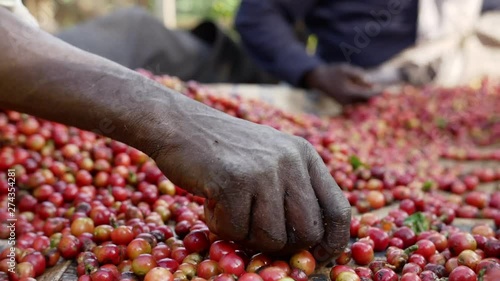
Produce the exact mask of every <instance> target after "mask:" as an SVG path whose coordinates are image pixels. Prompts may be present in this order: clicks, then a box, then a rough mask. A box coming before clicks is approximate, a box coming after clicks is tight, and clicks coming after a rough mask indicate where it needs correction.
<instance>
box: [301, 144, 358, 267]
mask: <svg viewBox="0 0 500 281" xmlns="http://www.w3.org/2000/svg"><path fill="white" fill-rule="evenodd" d="M311 158H312V159H311V162H310V167H309V175H310V177H311V184H312V186H313V189H314V192H315V193H316V197H317V198H318V203H319V205H320V208H321V212H322V216H323V224H324V236H323V240H322V241H321V243H320V244H319V245H316V246H315V247H314V248H313V251H312V254H313V256H314V257H315V258H316V260H317V261H318V262H319V263H324V262H329V261H330V260H331V259H332V258H334V257H336V256H338V255H339V254H340V253H342V251H343V250H344V248H345V247H346V246H347V244H348V242H349V237H350V234H349V227H350V224H351V206H350V205H349V202H348V201H347V199H346V198H345V196H344V194H343V193H342V190H341V189H340V187H339V186H338V185H337V183H336V182H335V181H334V180H333V178H332V176H331V175H330V173H329V171H328V169H327V168H326V166H325V165H324V164H323V161H322V160H321V158H320V157H319V155H317V153H315V155H313V156H312V157H311Z"/></svg>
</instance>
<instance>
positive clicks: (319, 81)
mask: <svg viewBox="0 0 500 281" xmlns="http://www.w3.org/2000/svg"><path fill="white" fill-rule="evenodd" d="M367 76H368V75H367V74H366V73H365V72H364V71H363V69H361V68H359V67H355V66H352V65H348V64H332V65H321V66H319V67H317V68H315V69H313V70H312V71H310V72H309V73H307V74H306V75H305V77H304V83H305V85H306V86H307V87H309V88H311V89H316V90H319V91H321V92H323V93H325V94H327V95H328V96H330V97H332V98H334V99H335V100H336V101H337V102H339V103H340V104H342V105H346V104H352V103H358V102H365V101H367V100H368V99H370V98H371V97H373V96H375V95H377V94H379V93H380V89H379V88H378V87H377V86H376V85H374V84H373V83H370V82H369V81H368V77H367Z"/></svg>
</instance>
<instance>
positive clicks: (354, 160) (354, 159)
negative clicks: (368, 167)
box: [349, 155, 365, 170]
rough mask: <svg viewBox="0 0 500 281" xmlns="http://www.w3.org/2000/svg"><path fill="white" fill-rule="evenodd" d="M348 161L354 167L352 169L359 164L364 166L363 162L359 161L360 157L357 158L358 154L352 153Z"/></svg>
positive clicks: (356, 167)
mask: <svg viewBox="0 0 500 281" xmlns="http://www.w3.org/2000/svg"><path fill="white" fill-rule="evenodd" d="M349 163H351V165H352V167H353V168H354V170H356V169H358V168H359V167H361V166H364V165H365V164H364V163H363V162H361V159H359V157H358V156H356V155H352V156H351V157H350V158H349Z"/></svg>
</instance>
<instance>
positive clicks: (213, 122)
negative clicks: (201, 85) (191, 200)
mask: <svg viewBox="0 0 500 281" xmlns="http://www.w3.org/2000/svg"><path fill="white" fill-rule="evenodd" d="M184 112H185V113H187V114H186V115H187V116H190V118H188V119H185V118H184V119H183V120H180V123H179V124H180V126H179V130H182V131H183V132H182V137H181V138H179V139H178V140H177V142H175V141H174V143H173V144H172V143H171V142H170V143H169V145H167V146H166V147H165V149H163V150H161V151H159V152H158V153H156V154H155V156H154V157H155V158H154V159H155V160H156V162H157V163H158V165H159V167H160V168H161V169H163V171H164V172H165V174H166V175H167V176H168V177H169V179H171V180H172V181H173V182H174V183H176V184H178V185H179V186H182V187H185V188H187V189H188V190H191V191H192V192H194V193H196V194H197V195H201V196H204V197H206V198H207V199H208V200H207V201H206V204H205V217H206V223H207V225H208V226H209V228H210V230H212V231H213V232H215V233H216V234H217V235H218V236H220V237H221V238H224V239H228V240H234V241H238V242H240V243H242V244H244V245H246V246H248V247H251V248H253V249H258V250H261V251H264V252H271V253H278V254H281V253H290V252H293V251H296V250H297V249H303V248H309V247H311V246H317V248H316V249H314V251H313V253H314V254H315V256H316V258H317V259H318V260H320V261H325V260H327V259H328V258H331V257H333V256H336V255H337V254H338V253H340V252H341V251H342V250H343V248H344V247H345V246H346V244H347V242H348V239H349V225H350V218H351V209H350V205H349V203H348V201H347V200H346V198H345V197H344V195H343V194H342V192H341V190H340V188H339V187H338V185H337V184H336V183H335V181H334V180H333V178H332V177H331V175H330V173H329V171H328V169H327V168H326V166H325V165H324V163H323V161H322V159H321V158H320V157H319V155H318V154H317V152H316V151H315V150H314V148H313V147H312V146H311V145H310V144H309V143H308V142H307V141H306V140H304V139H302V138H298V137H294V136H290V135H287V134H284V133H282V132H279V131H277V130H275V129H273V128H271V127H268V126H263V125H257V124H253V123H250V122H247V121H244V120H241V119H236V118H233V117H230V116H229V115H226V114H222V113H220V112H218V111H216V110H213V109H211V108H208V107H206V106H204V105H201V104H194V103H193V104H190V105H189V106H188V107H187V108H184ZM173 134H175V135H177V133H175V132H173Z"/></svg>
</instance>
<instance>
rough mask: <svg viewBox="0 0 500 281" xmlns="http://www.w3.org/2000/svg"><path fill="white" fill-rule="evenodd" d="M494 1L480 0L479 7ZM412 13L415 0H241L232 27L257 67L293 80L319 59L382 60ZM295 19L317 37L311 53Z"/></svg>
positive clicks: (411, 26) (498, 2) (405, 38)
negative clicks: (296, 31) (294, 29)
mask: <svg viewBox="0 0 500 281" xmlns="http://www.w3.org/2000/svg"><path fill="white" fill-rule="evenodd" d="M499 7H500V0H485V3H484V8H483V10H491V9H495V8H496V9H498V8H499ZM417 18H418V1H417V0H371V1H367V0H301V1H298V0H297V1H294V0H243V1H242V4H241V6H240V10H239V12H238V15H237V19H236V27H237V29H238V31H239V32H240V34H241V38H242V41H243V43H244V45H245V47H246V49H247V51H248V52H249V53H250V55H251V56H252V57H253V58H254V59H255V60H256V61H257V63H258V64H259V65H260V66H261V67H263V68H264V69H265V70H267V71H269V72H270V73H271V74H274V75H276V76H277V77H278V78H281V79H284V80H286V81H288V82H290V83H292V84H294V85H299V84H300V82H301V79H302V78H303V76H304V74H305V73H306V72H308V71H310V70H312V69H314V68H315V67H317V66H318V65H319V64H321V63H342V62H346V63H351V64H354V65H357V66H361V67H364V68H370V67H375V66H378V65H380V64H382V63H383V62H385V61H387V60H388V59H390V58H391V57H393V56H394V55H396V54H398V53H399V52H401V51H402V50H404V49H406V48H408V47H410V46H411V45H413V44H414V43H415V40H416V34H417ZM299 21H302V22H304V23H305V25H306V26H307V28H308V31H309V32H310V33H312V34H315V35H316V36H317V38H318V46H317V50H316V54H315V56H310V55H308V54H307V53H306V52H305V47H304V45H303V44H301V43H300V42H299V41H298V40H297V39H296V38H295V35H294V33H293V32H292V26H293V25H294V23H296V22H299Z"/></svg>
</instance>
